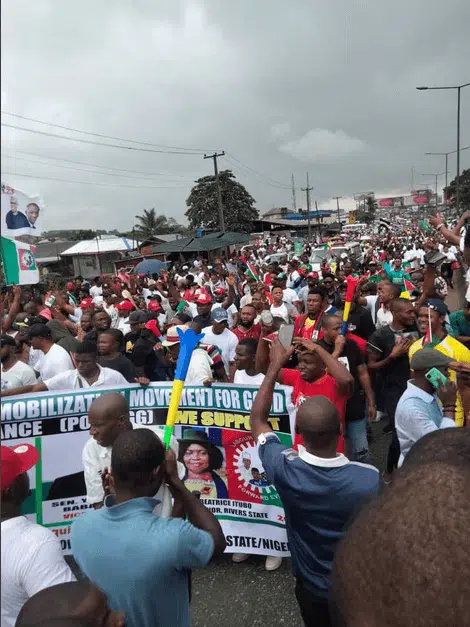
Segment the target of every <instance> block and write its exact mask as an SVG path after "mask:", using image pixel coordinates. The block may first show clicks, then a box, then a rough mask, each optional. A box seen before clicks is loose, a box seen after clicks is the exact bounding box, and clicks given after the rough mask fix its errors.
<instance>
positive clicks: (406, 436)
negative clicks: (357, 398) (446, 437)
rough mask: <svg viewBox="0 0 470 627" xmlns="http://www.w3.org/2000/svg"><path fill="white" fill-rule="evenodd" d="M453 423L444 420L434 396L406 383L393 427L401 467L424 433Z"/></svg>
mask: <svg viewBox="0 0 470 627" xmlns="http://www.w3.org/2000/svg"><path fill="white" fill-rule="evenodd" d="M456 426H457V425H456V424H455V421H454V420H452V419H451V418H445V417H444V414H443V413H442V406H441V403H440V401H439V399H438V398H437V396H436V395H435V394H428V393H427V392H425V391H424V390H422V389H421V388H419V387H417V386H416V385H414V383H413V381H408V387H407V388H406V390H405V391H404V393H403V394H402V396H401V398H400V400H399V401H398V405H397V409H396V412H395V427H396V430H397V435H398V441H399V442H400V459H399V461H398V466H401V465H402V463H403V460H404V459H405V457H406V455H407V453H408V451H409V450H410V448H411V447H412V446H413V444H414V443H415V442H417V441H418V440H419V439H420V438H422V437H423V436H424V435H426V433H431V431H437V430H438V429H448V428H449V427H456Z"/></svg>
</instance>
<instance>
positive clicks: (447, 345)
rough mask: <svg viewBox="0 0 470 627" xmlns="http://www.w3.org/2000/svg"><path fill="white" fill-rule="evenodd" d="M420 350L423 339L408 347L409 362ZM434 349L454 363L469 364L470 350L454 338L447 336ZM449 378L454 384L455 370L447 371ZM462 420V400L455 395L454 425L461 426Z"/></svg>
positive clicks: (455, 378)
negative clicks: (462, 362) (453, 360)
mask: <svg viewBox="0 0 470 627" xmlns="http://www.w3.org/2000/svg"><path fill="white" fill-rule="evenodd" d="M421 348H423V338H421V339H419V340H416V342H413V344H412V345H411V346H410V351H409V353H408V355H409V358H410V361H411V358H412V357H413V355H414V354H415V353H416V351H419V350H420V349H421ZM434 349H435V350H437V351H439V352H440V353H443V354H444V355H447V357H451V358H452V359H455V361H465V362H467V363H470V350H469V349H468V348H467V347H466V346H464V345H463V344H462V343H461V342H459V341H458V340H456V339H455V337H451V336H450V335H447V336H446V337H445V338H444V339H443V340H442V342H440V343H439V344H437V345H436V346H434ZM449 378H450V380H451V381H453V382H454V383H455V382H456V380H457V374H456V372H455V370H449ZM463 418H464V415H463V405H462V399H461V397H460V394H458V393H457V405H456V408H455V424H456V425H457V426H458V427H461V426H463Z"/></svg>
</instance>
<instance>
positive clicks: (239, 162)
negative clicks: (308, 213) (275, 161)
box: [225, 153, 291, 189]
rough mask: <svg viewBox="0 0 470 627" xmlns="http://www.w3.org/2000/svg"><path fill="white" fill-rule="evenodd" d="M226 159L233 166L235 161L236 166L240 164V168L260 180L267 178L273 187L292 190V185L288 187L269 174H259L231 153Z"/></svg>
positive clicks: (226, 155) (227, 154)
mask: <svg viewBox="0 0 470 627" xmlns="http://www.w3.org/2000/svg"><path fill="white" fill-rule="evenodd" d="M225 158H226V159H227V161H228V162H229V163H232V165H234V164H233V161H235V163H236V164H238V165H239V166H241V167H243V168H245V169H246V170H248V171H249V172H250V173H252V174H255V175H256V176H258V177H260V178H265V179H266V180H267V181H269V183H270V184H271V186H272V187H279V188H282V189H291V186H290V185H286V184H285V183H281V182H280V181H277V180H276V179H273V178H271V177H270V176H268V175H267V174H263V173H262V172H258V171H257V170H255V169H254V168H252V167H251V166H249V165H246V163H243V162H242V161H240V160H239V159H237V158H236V157H234V156H233V155H231V154H229V153H226V154H225Z"/></svg>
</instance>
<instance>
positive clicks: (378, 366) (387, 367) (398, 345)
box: [368, 298, 419, 482]
mask: <svg viewBox="0 0 470 627" xmlns="http://www.w3.org/2000/svg"><path fill="white" fill-rule="evenodd" d="M390 311H391V312H392V316H393V319H392V322H391V324H390V325H388V326H386V327H382V328H381V329H378V330H377V331H376V332H375V333H374V334H373V335H372V337H371V338H370V339H369V344H368V347H369V354H368V367H369V370H370V371H371V372H380V375H381V377H382V380H383V390H382V393H383V403H384V409H385V411H386V412H387V414H388V417H389V420H390V427H391V432H392V443H391V444H390V448H389V451H388V459H387V472H386V473H385V474H384V481H386V482H387V481H390V480H391V473H392V472H393V470H394V469H395V468H396V466H397V463H398V458H399V457H400V445H399V443H398V437H397V433H396V430H395V410H396V408H397V405H398V401H399V400H400V397H401V395H402V394H403V392H404V391H405V390H406V386H407V382H408V379H409V378H410V361H409V359H408V350H409V348H410V346H411V344H412V343H413V342H414V341H415V340H417V339H418V337H419V333H418V328H417V326H416V316H415V310H414V307H413V303H412V302H411V301H409V300H407V299H406V298H395V299H394V300H392V302H391V303H390Z"/></svg>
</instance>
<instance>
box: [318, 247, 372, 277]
mask: <svg viewBox="0 0 470 627" xmlns="http://www.w3.org/2000/svg"><path fill="white" fill-rule="evenodd" d="M361 252H362V251H361V246H360V245H359V243H358V242H348V243H347V244H343V245H341V246H332V247H331V248H325V247H324V246H319V247H317V248H314V249H313V250H312V254H311V256H310V264H311V266H312V270H313V271H314V272H320V269H321V265H322V262H323V260H324V259H331V258H332V257H336V258H338V259H341V255H342V254H343V253H345V254H346V255H347V257H348V259H350V260H351V261H359V260H360V258H361Z"/></svg>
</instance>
